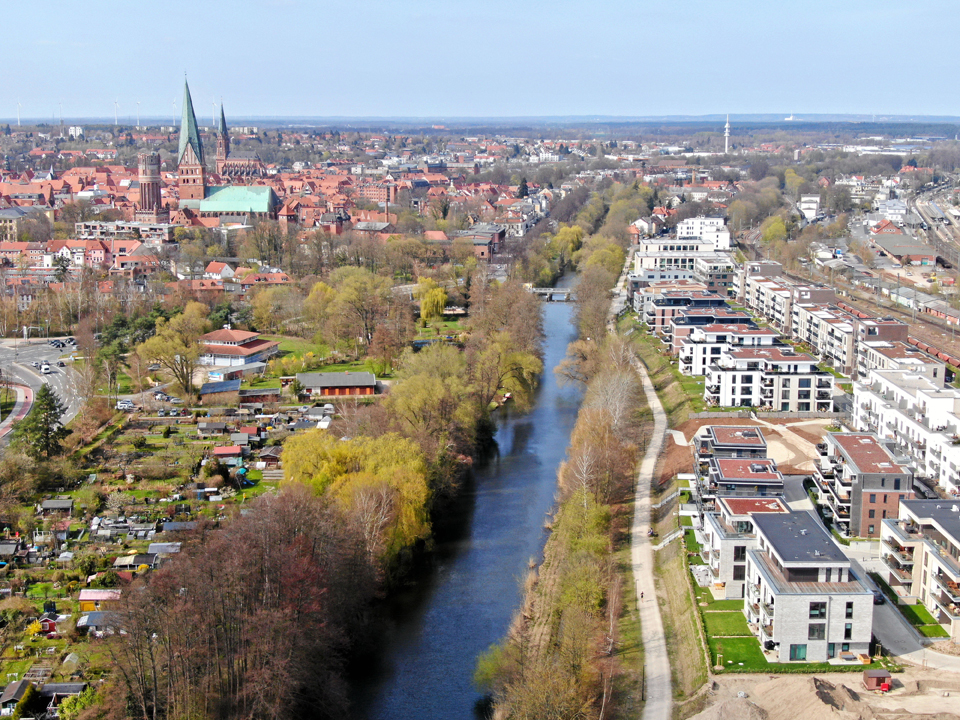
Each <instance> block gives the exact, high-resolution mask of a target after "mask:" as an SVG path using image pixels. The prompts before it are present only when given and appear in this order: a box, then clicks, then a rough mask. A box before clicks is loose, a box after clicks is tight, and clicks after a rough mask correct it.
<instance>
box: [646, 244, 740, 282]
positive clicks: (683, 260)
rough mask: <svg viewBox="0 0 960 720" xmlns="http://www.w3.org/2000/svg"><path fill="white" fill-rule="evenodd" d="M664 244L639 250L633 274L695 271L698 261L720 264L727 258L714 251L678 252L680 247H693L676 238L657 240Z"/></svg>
mask: <svg viewBox="0 0 960 720" xmlns="http://www.w3.org/2000/svg"><path fill="white" fill-rule="evenodd" d="M655 239H658V240H663V242H662V243H656V244H654V243H651V244H649V245H648V246H647V247H649V248H650V249H649V250H637V251H636V252H634V254H633V272H634V273H635V274H637V275H640V274H642V273H643V271H645V270H690V271H691V272H692V271H693V268H694V265H695V264H696V262H697V260H702V261H704V262H708V263H709V262H719V261H723V260H725V259H726V258H727V255H726V254H725V253H718V252H715V251H713V250H678V249H677V248H679V247H687V246H693V245H694V244H695V243H684V242H681V241H678V240H676V239H675V238H655Z"/></svg>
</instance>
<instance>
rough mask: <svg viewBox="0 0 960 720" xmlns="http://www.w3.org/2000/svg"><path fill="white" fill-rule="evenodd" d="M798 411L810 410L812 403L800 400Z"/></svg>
mask: <svg viewBox="0 0 960 720" xmlns="http://www.w3.org/2000/svg"><path fill="white" fill-rule="evenodd" d="M797 412H810V403H808V402H798V403H797Z"/></svg>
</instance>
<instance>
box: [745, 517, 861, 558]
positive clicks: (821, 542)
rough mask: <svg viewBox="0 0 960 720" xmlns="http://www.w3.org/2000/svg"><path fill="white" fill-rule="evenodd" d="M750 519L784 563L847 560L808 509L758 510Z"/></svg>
mask: <svg viewBox="0 0 960 720" xmlns="http://www.w3.org/2000/svg"><path fill="white" fill-rule="evenodd" d="M753 522H754V524H755V525H756V527H757V529H758V530H759V531H760V532H762V533H763V535H764V537H766V538H767V540H768V541H769V543H770V545H771V547H772V548H773V549H774V551H775V552H776V554H777V555H779V556H780V559H781V560H782V561H783V562H785V563H822V562H831V563H833V562H844V563H845V562H848V561H847V556H846V555H844V554H843V553H842V552H840V548H839V547H837V544H836V543H835V542H834V541H833V538H832V537H830V533H828V532H827V531H826V530H824V529H823V526H822V525H820V523H818V522H817V521H816V520H814V519H813V516H811V515H810V513H807V512H795V513H784V514H781V513H758V514H757V515H755V516H754V517H753Z"/></svg>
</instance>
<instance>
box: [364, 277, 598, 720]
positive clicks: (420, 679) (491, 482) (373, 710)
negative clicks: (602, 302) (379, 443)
mask: <svg viewBox="0 0 960 720" xmlns="http://www.w3.org/2000/svg"><path fill="white" fill-rule="evenodd" d="M569 283H572V280H571V279H567V278H564V279H562V280H561V282H560V283H559V286H560V287H563V286H565V285H568V284H569ZM543 313H544V330H545V340H544V368H545V369H544V372H543V375H542V377H541V382H540V386H539V387H538V388H537V390H536V392H535V395H534V398H533V404H532V408H531V410H530V411H529V412H527V413H522V414H521V413H517V412H516V411H515V410H514V409H513V408H511V407H510V406H509V404H508V405H507V406H504V408H502V409H501V410H500V411H499V412H498V417H497V431H496V434H495V442H496V450H495V451H494V452H493V453H491V454H490V456H489V458H488V459H486V460H485V461H483V462H479V463H477V464H476V466H475V468H474V472H473V477H472V479H471V480H468V481H467V483H466V484H465V485H464V487H463V490H462V493H461V495H460V498H459V499H458V500H457V501H456V502H454V503H453V504H452V505H451V507H450V509H448V511H447V513H446V515H445V517H443V518H438V521H439V522H438V523H437V526H436V534H435V537H434V550H433V553H432V555H431V559H430V562H429V564H428V566H427V567H422V568H419V569H418V570H416V571H415V572H414V573H412V574H411V576H410V577H409V578H408V579H407V581H406V582H405V583H404V584H403V586H402V587H400V588H398V589H397V591H396V592H395V593H393V594H392V596H391V598H389V600H388V601H387V602H386V603H385V604H384V607H383V610H384V614H385V626H384V628H383V631H382V634H381V637H380V639H379V640H378V648H377V653H376V657H372V658H369V660H368V664H367V665H366V666H365V667H364V668H363V670H362V671H358V670H355V672H354V673H353V675H354V678H353V683H352V688H351V695H352V699H353V706H354V709H355V712H354V716H355V717H357V718H370V720H374V719H377V720H380V719H383V720H387V719H390V718H410V717H417V718H438V719H439V718H451V717H457V718H464V717H471V716H472V715H473V713H474V711H475V706H476V704H477V702H478V701H479V700H481V695H480V693H479V692H477V690H476V689H475V688H474V686H473V682H472V676H473V669H474V664H475V661H476V658H477V656H478V655H480V654H481V653H482V652H483V651H484V650H486V649H487V648H488V647H489V646H490V645H491V644H492V643H494V642H496V641H497V640H498V639H499V638H501V637H502V636H503V635H504V633H505V632H506V631H507V628H508V626H509V624H510V621H511V618H512V616H513V613H514V611H515V610H516V608H517V607H519V605H520V602H521V597H522V591H523V588H522V582H523V579H524V577H525V576H526V573H527V570H528V566H529V563H530V562H531V561H534V562H537V561H539V558H540V556H541V552H542V548H543V543H544V541H545V529H544V522H545V520H546V516H547V513H548V511H550V510H551V508H552V507H553V503H554V496H555V491H556V471H557V467H558V466H559V464H560V462H561V461H562V460H563V457H564V454H565V449H566V446H567V444H568V441H569V437H570V432H571V431H572V428H573V424H574V421H575V418H576V413H577V410H578V408H579V406H580V402H581V393H580V391H579V390H578V389H577V388H575V387H569V386H568V387H560V385H559V384H558V382H557V379H556V377H555V376H554V373H553V368H554V367H555V366H556V365H557V364H559V362H560V361H561V360H562V359H563V357H564V355H565V353H566V348H567V345H568V343H569V342H570V341H571V340H572V339H573V338H574V336H575V330H574V328H573V326H572V325H571V323H570V319H571V315H572V306H571V305H570V304H567V303H544V306H543Z"/></svg>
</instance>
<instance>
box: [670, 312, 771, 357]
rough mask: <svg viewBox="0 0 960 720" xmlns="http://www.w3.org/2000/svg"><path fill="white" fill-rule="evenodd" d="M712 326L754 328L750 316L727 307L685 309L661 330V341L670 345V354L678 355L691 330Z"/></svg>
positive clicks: (754, 324) (754, 325)
mask: <svg viewBox="0 0 960 720" xmlns="http://www.w3.org/2000/svg"><path fill="white" fill-rule="evenodd" d="M714 324H722V325H740V326H743V327H756V323H755V322H754V321H753V316H752V315H750V314H749V313H745V312H743V311H741V310H731V309H730V307H729V306H728V305H723V306H721V307H712V308H687V309H685V310H684V311H683V312H681V313H680V314H679V315H675V316H674V317H672V318H671V319H670V324H669V325H667V326H666V327H665V328H664V329H663V339H664V340H665V341H666V342H668V343H669V344H670V346H671V347H670V353H671V354H672V355H678V354H679V352H680V345H681V344H682V342H683V340H684V339H685V338H686V337H687V336H688V335H689V334H690V333H691V332H692V331H693V328H695V327H703V326H704V325H714Z"/></svg>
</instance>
